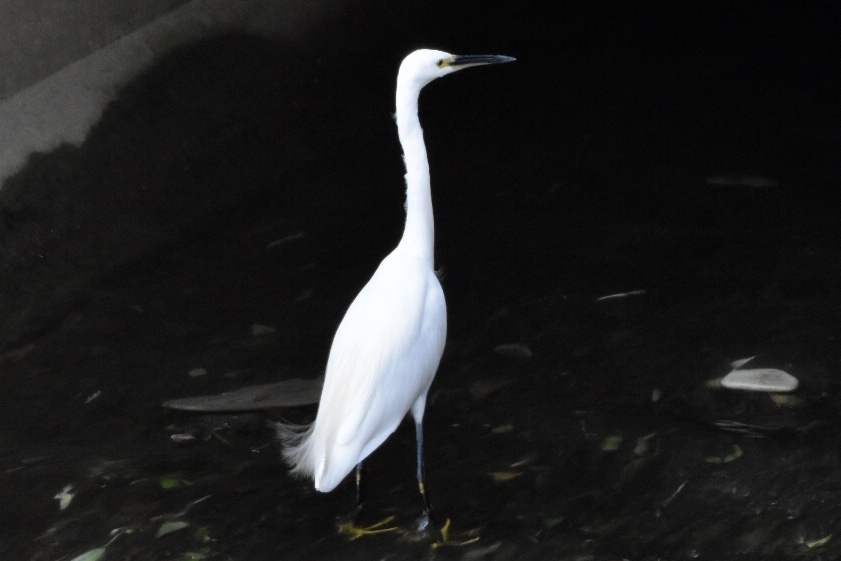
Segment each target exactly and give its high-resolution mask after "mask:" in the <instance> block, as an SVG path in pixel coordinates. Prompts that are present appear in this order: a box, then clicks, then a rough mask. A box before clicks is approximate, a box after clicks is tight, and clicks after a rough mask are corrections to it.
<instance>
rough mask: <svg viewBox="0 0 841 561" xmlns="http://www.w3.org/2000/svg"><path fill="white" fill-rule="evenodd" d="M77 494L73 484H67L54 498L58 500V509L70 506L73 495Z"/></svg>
mask: <svg viewBox="0 0 841 561" xmlns="http://www.w3.org/2000/svg"><path fill="white" fill-rule="evenodd" d="M75 496H76V493H74V492H73V485H65V486H64V489H62V490H61V491H60V492H59V493H58V494H57V495H56V496H55V497H53V498H54V499H57V500H58V509H59V510H64V509H66V508H67V507H68V506H70V502H71V501H72V500H73V497H75Z"/></svg>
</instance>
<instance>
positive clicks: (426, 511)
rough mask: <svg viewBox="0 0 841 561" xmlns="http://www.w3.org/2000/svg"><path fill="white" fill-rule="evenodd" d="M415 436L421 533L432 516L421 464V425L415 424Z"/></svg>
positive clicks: (424, 473)
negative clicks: (420, 505) (420, 504)
mask: <svg viewBox="0 0 841 561" xmlns="http://www.w3.org/2000/svg"><path fill="white" fill-rule="evenodd" d="M415 436H416V439H417V445H418V450H417V452H418V490H419V491H420V495H421V500H422V501H423V514H422V515H421V518H420V520H418V530H420V531H423V530H426V528H427V527H428V526H429V522H430V517H431V515H432V506H430V504H429V493H428V492H427V490H426V472H425V471H424V464H423V423H422V422H416V423H415Z"/></svg>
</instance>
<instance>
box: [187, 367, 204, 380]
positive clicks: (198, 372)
mask: <svg viewBox="0 0 841 561" xmlns="http://www.w3.org/2000/svg"><path fill="white" fill-rule="evenodd" d="M187 376H189V377H190V378H198V377H199V376H207V370H206V369H204V368H193V369H192V370H190V371H189V372H187Z"/></svg>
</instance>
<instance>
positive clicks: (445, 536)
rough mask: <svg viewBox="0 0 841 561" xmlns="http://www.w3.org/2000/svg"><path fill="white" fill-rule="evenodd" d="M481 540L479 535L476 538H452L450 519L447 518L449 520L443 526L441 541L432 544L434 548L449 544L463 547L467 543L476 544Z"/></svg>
mask: <svg viewBox="0 0 841 561" xmlns="http://www.w3.org/2000/svg"><path fill="white" fill-rule="evenodd" d="M478 541H479V536H476V537H475V538H470V539H469V540H464V541H453V540H451V539H450V519H449V518H447V521H446V522H444V527H443V528H441V541H437V542H435V543H433V544H432V549H438V548H439V547H444V546H449V547H461V546H465V545H470V544H474V543H476V542H478Z"/></svg>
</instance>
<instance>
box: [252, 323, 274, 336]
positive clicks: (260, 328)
mask: <svg viewBox="0 0 841 561" xmlns="http://www.w3.org/2000/svg"><path fill="white" fill-rule="evenodd" d="M274 333H277V329H275V328H274V327H272V326H271V325H260V324H259V323H255V324H254V325H252V326H251V334H252V335H253V336H254V337H259V336H260V335H272V334H274Z"/></svg>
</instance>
